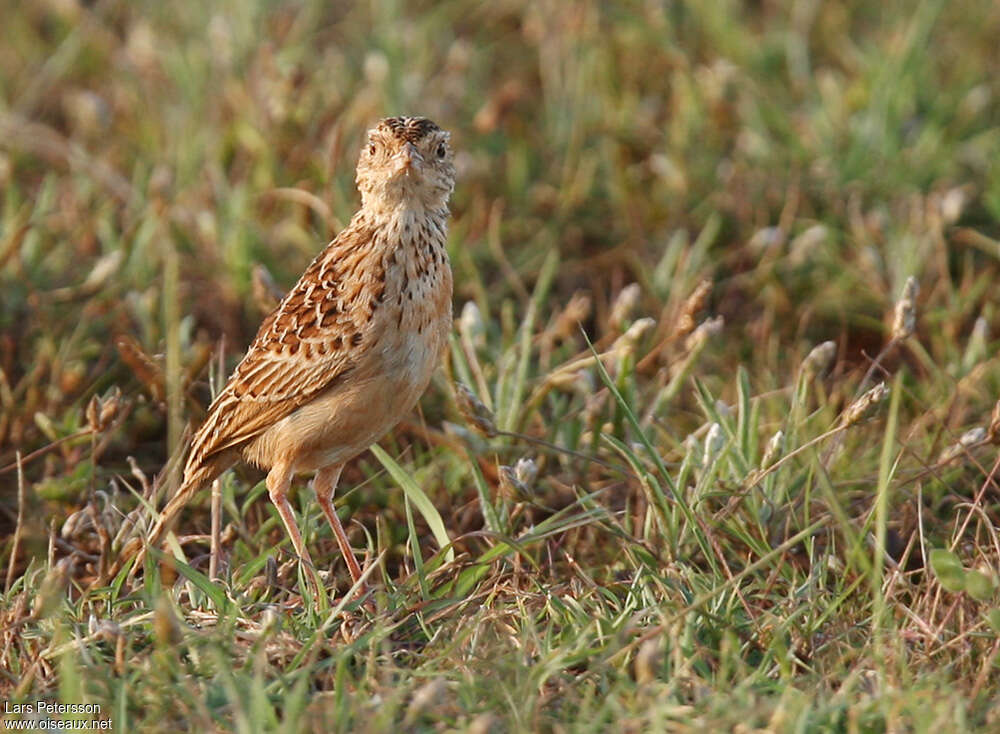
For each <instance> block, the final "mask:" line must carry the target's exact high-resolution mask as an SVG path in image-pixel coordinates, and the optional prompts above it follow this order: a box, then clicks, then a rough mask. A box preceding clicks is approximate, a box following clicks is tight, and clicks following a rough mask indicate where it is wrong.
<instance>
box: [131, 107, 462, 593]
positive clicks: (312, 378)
mask: <svg viewBox="0 0 1000 734" xmlns="http://www.w3.org/2000/svg"><path fill="white" fill-rule="evenodd" d="M449 137H450V135H449V133H448V132H446V131H444V130H442V129H441V128H439V127H438V126H437V125H435V124H434V123H433V122H431V121H430V120H428V119H426V118H422V117H390V118H388V119H385V120H382V121H381V122H380V123H379V124H378V125H377V126H376V127H375V128H373V129H372V130H370V131H369V133H368V139H367V142H366V144H365V147H364V149H363V150H362V152H361V158H360V160H359V161H358V167H357V179H356V180H357V185H358V189H359V191H360V192H361V208H360V209H359V210H358V212H357V213H356V214H355V215H354V217H353V218H352V219H351V223H350V224H349V225H348V226H347V228H346V229H344V230H343V231H342V232H341V233H340V234H339V235H338V236H337V237H336V239H334V240H333V241H332V242H331V243H330V244H329V245H327V246H326V248H325V249H324V250H323V251H322V252H321V253H320V254H319V255H318V256H317V257H316V259H315V260H313V261H312V263H311V264H310V265H309V267H308V268H306V271H305V273H303V274H302V277H301V278H300V279H299V282H298V283H296V284H295V286H294V287H293V288H292V289H291V291H289V292H288V294H287V295H286V296H285V297H284V299H283V300H282V301H281V303H280V304H279V305H278V307H277V308H276V309H275V311H274V312H273V313H272V314H271V315H270V316H268V317H267V318H266V319H265V320H264V323H263V324H261V327H260V330H259V331H258V332H257V336H256V338H255V339H254V341H253V343H252V344H251V345H250V348H249V349H248V350H247V353H246V355H245V356H244V357H243V359H242V361H240V363H239V365H237V367H236V370H235V371H234V372H233V374H232V376H231V377H230V378H229V382H228V383H227V384H226V387H225V388H224V389H223V390H222V392H221V393H219V395H218V397H216V399H215V401H214V402H213V403H212V405H211V407H210V408H209V409H208V416H207V417H206V418H205V422H204V423H203V424H202V426H201V428H199V429H198V431H197V433H195V435H194V437H193V439H192V441H191V452H190V454H189V455H188V459H187V464H186V465H185V467H184V479H183V481H182V483H181V486H180V488H179V489H178V491H177V493H176V494H175V495H174V497H173V499H171V500H170V502H168V503H167V505H166V507H165V508H164V509H163V511H162V512H161V513H160V515H159V517H158V518H157V520H156V523H155V524H154V526H153V529H152V531H151V533H150V536H149V539H148V543H149V545H156V544H159V543H160V541H161V540H162V538H163V536H164V535H165V534H166V531H167V530H168V529H169V528H170V526H171V523H172V521H173V520H174V518H175V517H176V515H177V514H178V512H179V511H180V510H181V508H182V507H183V506H184V505H185V504H186V503H187V501H188V500H189V499H190V498H191V497H192V495H194V493H195V492H196V491H198V490H199V489H200V488H201V487H203V486H204V485H205V484H207V483H208V482H211V481H212V480H213V479H215V478H216V477H218V476H219V474H221V473H222V472H224V471H225V470H226V469H228V468H229V467H231V466H232V465H233V464H235V463H236V462H237V461H239V459H240V457H242V458H243V459H245V460H246V461H248V462H250V463H251V464H255V465H256V466H258V467H260V468H262V469H265V470H267V480H266V482H267V490H268V493H269V495H270V497H271V501H272V502H273V503H274V506H275V507H276V508H277V510H278V514H279V515H280V516H281V520H282V522H283V523H284V525H285V529H286V530H287V531H288V535H289V537H290V538H291V541H292V545H293V546H294V547H295V552H296V553H297V554H298V555H299V558H300V559H301V560H302V561H304V562H306V563H308V564H311V563H312V559H311V558H310V556H309V551H307V550H306V548H305V545H304V544H303V542H302V535H301V533H299V528H298V525H296V522H295V516H294V515H293V514H292V508H291V506H290V504H289V501H288V490H289V487H290V485H291V482H292V478H293V477H294V476H295V475H296V474H299V473H305V472H315V479H314V480H313V486H314V489H315V491H316V499H317V500H318V501H319V505H320V507H321V508H322V509H323V512H324V513H325V514H326V517H327V519H328V520H329V521H330V526H331V527H332V528H333V532H334V535H335V536H336V538H337V544H338V545H339V546H340V551H341V553H342V554H343V556H344V560H345V561H346V563H347V567H348V569H349V570H350V573H351V577H352V579H353V580H354V582H355V583H357V582H358V580H359V579H360V577H361V567H360V566H359V565H358V561H357V559H356V558H355V557H354V553H353V551H352V550H351V546H350V544H349V543H348V540H347V534H346V533H345V532H344V528H343V526H342V525H341V524H340V520H339V518H338V517H337V513H336V511H335V510H334V507H333V495H334V492H335V491H336V489H337V482H338V480H339V479H340V472H341V469H342V468H343V466H344V463H345V462H347V461H348V460H350V459H352V458H353V457H355V456H357V455H358V454H360V453H361V452H362V451H364V450H365V449H367V448H368V447H369V446H371V445H372V444H373V443H375V442H376V441H378V440H379V439H380V438H381V437H382V436H383V435H384V434H385V433H386V432H387V431H389V430H390V429H391V428H392V427H393V426H394V425H396V423H397V422H398V421H399V420H400V419H401V418H402V417H403V416H404V415H406V413H407V412H409V410H410V409H411V408H412V407H413V406H414V405H415V404H416V402H417V400H418V399H419V398H420V396H421V394H422V393H423V392H424V390H425V389H426V387H427V384H428V382H430V378H431V374H432V373H433V372H434V370H435V368H436V367H437V365H438V363H439V361H440V359H441V356H442V353H443V352H444V349H445V345H446V344H447V341H448V333H449V331H450V329H451V323H452V317H451V297H452V278H451V267H450V265H449V263H448V254H447V251H446V249H445V240H446V233H447V223H448V198H449V196H450V195H451V192H452V190H453V189H454V186H455V167H454V162H453V161H454V156H453V154H452V151H451V148H450V146H449ZM140 561H141V556H140Z"/></svg>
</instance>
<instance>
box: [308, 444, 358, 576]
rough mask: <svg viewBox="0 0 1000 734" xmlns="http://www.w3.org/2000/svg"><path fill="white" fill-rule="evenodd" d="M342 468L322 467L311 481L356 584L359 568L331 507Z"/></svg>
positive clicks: (341, 465)
mask: <svg viewBox="0 0 1000 734" xmlns="http://www.w3.org/2000/svg"><path fill="white" fill-rule="evenodd" d="M343 468H344V465H343V464H335V465H334V466H325V467H323V468H322V469H320V470H319V471H318V472H316V478H315V479H314V480H313V488H314V489H315V490H316V499H317V500H319V506H320V507H322V508H323V512H324V513H325V514H326V519H327V520H329V521H330V527H332V528H333V534H334V536H336V538H337V545H339V546H340V553H341V555H343V556H344V561H345V562H346V563H347V570H348V571H350V572H351V578H352V579H353V580H354V583H358V580H359V579H360V578H361V566H359V565H358V559H357V558H355V557H354V551H353V550H351V544H350V542H348V540H347V533H345V532H344V526H343V525H341V524H340V518H339V517H337V511H336V510H335V509H334V507H333V495H334V493H335V492H336V491H337V482H338V481H340V470H341V469H343ZM361 591H364V587H362V588H361V589H359V593H360V592H361Z"/></svg>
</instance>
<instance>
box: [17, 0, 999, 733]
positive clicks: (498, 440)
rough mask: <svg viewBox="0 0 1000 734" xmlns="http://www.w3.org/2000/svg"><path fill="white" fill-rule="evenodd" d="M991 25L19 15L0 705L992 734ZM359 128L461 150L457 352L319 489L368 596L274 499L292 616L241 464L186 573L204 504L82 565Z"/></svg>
mask: <svg viewBox="0 0 1000 734" xmlns="http://www.w3.org/2000/svg"><path fill="white" fill-rule="evenodd" d="M998 35H1000V12H998V10H997V7H996V5H995V4H993V3H990V2H986V0H982V1H979V0H961V1H960V2H952V3H945V2H943V1H941V0H937V1H924V2H889V3H886V4H882V5H880V6H877V7H876V6H873V5H871V4H865V3H860V2H857V1H856V0H848V1H847V2H844V3H809V2H795V3H791V2H789V3H770V4H768V3H764V4H759V3H751V4H737V3H731V2H721V1H717V2H706V3H668V4H663V5H662V6H661V5H658V4H656V3H622V4H597V3H587V2H582V3H576V4H554V3H517V2H501V3H495V4H483V5H479V4H466V3H460V2H454V1H448V0H445V2H440V3H416V4H413V3H409V4H404V3H399V2H381V3H373V4H371V5H365V6H358V7H352V6H350V5H334V6H329V4H326V3H320V2H312V1H310V0H304V1H303V2H298V3H291V2H280V3H265V2H254V1H253V0H240V1H237V0H230V1H229V2H224V3H221V4H215V5H212V6H205V5H204V4H197V3H184V4H180V5H177V4H164V3H151V2H136V3H121V2H114V1H113V0H107V1H99V2H96V3H85V4H81V3H77V2H75V1H73V0H71V1H70V2H54V1H53V2H43V3H29V4H23V5H19V6H18V7H17V8H14V9H11V10H10V11H9V12H7V13H5V14H4V22H3V23H2V24H0V472H2V473H0V561H2V564H0V565H2V567H3V569H4V570H5V571H7V569H9V571H8V572H7V573H6V574H5V576H4V579H3V581H4V586H3V587H0V588H2V589H3V596H2V597H0V598H2V602H0V620H2V623H0V698H3V699H4V701H5V702H6V703H8V704H14V703H28V702H34V701H37V700H39V699H47V700H54V701H61V702H63V703H95V704H99V705H100V707H101V714H100V717H101V718H110V719H111V720H112V721H113V723H114V728H115V730H118V731H125V730H140V731H161V730H163V731H165V730H176V729H178V728H187V729H191V730H196V731H214V730H219V731H240V732H244V731H245V732H260V731H272V730H281V731H330V730H335V731H387V730H406V731H470V732H485V731H553V732H559V731H637V732H638V731H655V730H669V731H693V730H698V731H704V730H709V731H722V730H732V731H743V732H749V731H754V730H768V731H845V732H854V731H858V732H868V731H917V732H920V731H990V730H995V728H996V727H997V725H998V718H997V717H998V714H997V711H998V703H1000V701H998V697H997V690H998V688H997V686H998V683H1000V669H998V666H1000V658H998V654H1000V605H998V598H1000V597H998V592H997V569H998V563H1000V540H998V534H997V526H998V524H1000V520H998V509H1000V508H998V485H997V482H996V481H995V478H994V477H995V474H996V470H997V466H998V462H1000V460H998V458H997V451H996V444H997V442H998V441H1000V436H998V433H1000V417H998V416H997V414H994V413H993V411H994V406H995V404H996V401H997V397H998V396H1000V364H998V358H997V356H996V355H997V347H998V341H997V337H996V334H997V333H1000V313H998V307H997V299H996V286H995V283H996V282H997V281H998V279H1000V255H998V253H1000V246H998V243H1000V170H998V168H997V165H996V162H997V161H998V160H1000V82H998V81H997V80H998V79H1000V61H998V57H997V55H996V53H995V44H996V38H997V37H998ZM396 113H420V114H426V115H427V116H429V117H432V118H433V119H435V120H437V121H438V122H440V123H441V124H443V125H444V126H446V127H448V128H449V129H451V130H452V131H453V133H454V142H455V144H456V147H457V148H458V150H459V151H461V153H460V159H459V175H460V181H459V185H458V187H457V190H456V192H455V197H454V200H453V207H452V209H453V218H452V224H451V231H450V237H449V250H450V254H451V260H452V264H453V268H454V271H455V275H456V284H457V286H456V292H455V305H456V330H455V332H454V335H453V339H452V344H451V350H450V353H449V355H448V359H447V360H446V364H445V366H444V369H443V370H442V371H440V372H439V374H438V375H437V376H436V377H435V380H434V382H433V384H432V386H431V388H430V389H429V390H428V393H427V395H426V396H425V397H424V399H423V401H422V402H421V407H420V410H419V411H418V412H415V413H414V414H413V415H411V416H409V417H407V419H406V420H404V421H403V423H402V424H401V426H400V427H399V428H398V429H397V430H395V431H394V432H393V433H392V434H391V435H390V436H389V437H387V438H386V439H384V440H383V441H382V442H381V443H380V447H381V448H380V450H379V452H378V455H377V458H376V457H375V456H374V455H372V454H370V453H366V454H365V455H363V456H361V457H359V458H358V459H357V460H355V461H354V462H353V463H352V464H350V465H349V466H348V468H347V469H346V470H345V473H344V479H343V482H342V487H343V491H342V492H341V494H340V496H339V502H340V503H341V507H342V516H343V517H344V518H348V517H349V518H351V522H350V523H349V525H348V528H349V532H350V534H351V538H352V542H353V543H354V545H355V546H356V547H358V548H364V549H366V550H367V555H368V567H369V568H370V570H371V578H372V579H373V581H374V582H375V586H376V589H377V591H376V594H375V605H376V611H375V613H373V614H372V613H368V612H365V611H363V610H358V609H356V606H357V605H356V603H355V602H348V601H345V600H346V599H347V598H348V596H347V592H348V590H349V588H350V584H349V582H348V575H347V573H346V569H345V568H344V567H343V565H342V563H341V562H340V561H339V558H338V555H337V551H336V544H335V542H334V540H333V538H332V537H331V535H330V533H329V530H328V527H327V525H326V522H325V519H324V518H322V515H321V513H319V512H318V511H317V508H316V507H315V504H314V502H313V501H312V499H311V497H310V491H309V490H308V488H307V487H306V486H305V483H304V482H302V483H301V485H302V486H301V487H300V489H299V493H298V500H297V506H296V507H297V512H298V513H299V516H300V524H301V525H302V526H303V527H304V534H305V536H306V542H307V544H308V545H309V547H310V549H311V550H312V552H313V557H314V558H316V559H317V562H318V564H319V567H320V572H321V576H322V577H323V579H324V582H325V585H326V588H327V589H328V590H329V591H330V599H329V600H317V601H316V603H315V604H313V603H312V600H311V598H310V597H309V586H308V584H307V583H306V580H305V579H303V578H301V577H299V575H298V572H297V568H296V564H295V563H294V562H293V561H292V557H291V555H290V552H289V544H288V541H287V539H286V538H285V536H284V534H283V533H282V531H281V525H280V522H279V521H278V518H277V516H276V514H275V512H274V511H273V508H272V507H271V506H270V505H269V503H268V502H267V501H266V497H264V496H263V495H265V494H266V492H265V490H264V487H263V484H262V481H261V478H260V476H259V475H255V474H253V473H252V472H251V471H249V470H247V471H243V470H240V471H239V472H237V473H236V474H232V473H231V474H228V475H226V476H225V477H224V479H223V481H222V485H221V508H222V513H223V517H222V523H223V526H224V530H223V537H224V544H223V547H224V553H225V557H224V560H225V561H226V563H224V564H223V569H222V579H221V580H220V581H219V582H217V583H211V582H209V581H208V576H207V574H208V541H207V537H208V536H207V533H208V529H209V527H210V519H209V514H210V513H209V505H210V501H209V497H208V492H206V493H205V496H204V497H202V498H199V499H197V500H196V501H195V502H194V503H192V506H191V507H190V508H189V510H188V511H187V513H186V515H185V519H184V522H183V533H184V534H182V535H181V537H179V538H178V540H179V545H178V546H176V548H175V549H174V551H175V553H176V554H178V555H180V556H181V558H180V559H178V560H177V561H175V562H174V563H172V564H166V565H160V564H156V563H150V564H149V565H148V566H147V573H146V575H145V578H144V580H140V581H138V582H134V583H133V582H126V580H125V579H124V577H122V576H119V577H115V578H110V577H108V576H107V574H106V573H105V571H106V567H107V564H108V562H109V561H110V560H113V557H114V554H115V552H116V550H117V548H118V544H119V543H120V541H121V536H119V532H120V529H121V527H122V523H123V519H124V518H125V517H126V515H127V514H128V513H133V514H132V517H137V516H138V517H141V516H145V515H148V509H146V508H145V507H144V506H143V503H142V501H141V500H140V498H145V497H148V495H149V485H150V483H151V482H152V480H153V477H154V476H156V475H157V474H158V473H159V472H160V471H161V470H162V469H163V467H164V465H165V463H166V461H167V457H168V455H169V452H170V451H171V450H172V447H174V446H176V445H178V443H179V442H180V440H181V435H182V431H183V429H184V426H185V425H186V424H188V423H197V421H198V420H199V419H200V416H201V414H202V411H203V409H204V406H205V405H206V404H207V402H208V398H209V395H210V393H211V390H210V387H209V383H210V382H212V381H214V382H216V383H217V382H218V381H219V380H220V379H222V378H223V377H224V376H225V374H227V373H228V370H229V369H231V368H232V366H233V364H234V362H235V360H236V359H237V358H238V357H239V355H240V354H241V353H242V349H243V347H244V346H245V345H246V344H247V343H248V341H249V340H250V338H251V337H252V334H253V331H254V329H255V328H256V326H257V324H258V323H259V322H260V320H261V318H262V317H263V315H264V312H265V311H266V310H267V308H268V307H269V304H270V303H272V299H273V293H272V292H271V290H269V288H268V285H267V283H268V278H267V274H270V276H272V277H273V281H274V283H276V284H278V285H277V288H278V289H279V290H280V289H282V288H286V287H288V286H289V285H290V284H291V283H292V282H293V281H294V279H295V278H296V277H297V276H298V274H299V273H300V272H301V270H302V269H303V268H304V266H305V265H306V264H307V263H308V261H309V260H310V259H311V258H312V256H313V255H314V254H315V252H316V251H317V249H318V248H319V247H320V246H321V244H322V243H324V242H325V241H327V240H328V239H330V238H331V237H332V236H333V234H335V232H336V231H337V230H338V229H339V228H340V227H341V226H342V225H343V223H344V222H346V221H347V219H348V218H349V216H350V214H351V213H352V211H353V210H354V208H355V206H356V204H357V196H356V193H355V191H354V188H353V181H352V179H353V166H354V160H355V156H356V152H357V150H358V149H359V146H360V144H361V140H362V139H363V135H364V132H365V130H366V129H367V126H368V125H370V124H371V123H372V121H374V120H376V119H377V118H379V117H381V116H384V115H387V114H396ZM910 277H913V278H915V279H916V283H917V284H919V293H918V294H917V295H916V297H915V298H912V297H911V298H908V299H904V297H903V294H904V286H905V285H906V283H907V279H908V278H910ZM632 284H635V285H634V286H633V285H632ZM909 293H911V294H912V290H911V291H909ZM901 300H906V301H907V302H909V303H910V304H911V306H910V312H911V313H912V314H914V316H915V319H914V321H913V325H914V328H913V331H912V333H909V330H908V329H907V328H905V319H904V320H902V321H899V322H897V320H896V309H897V303H898V302H900V301H901ZM827 341H829V342H830V343H831V346H825V347H822V348H819V349H815V348H816V347H817V345H820V344H821V343H824V342H827ZM456 383H462V384H463V385H465V386H467V390H466V389H465V388H458V387H456ZM879 384H883V385H884V389H876V386H877V385H879ZM115 390H118V391H120V392H119V393H115V392H114V391H115ZM95 396H97V400H96V402H92V400H94V398H95ZM866 396H867V397H866ZM484 430H485V433H486V434H489V435H488V436H484V435H483V432H484ZM18 455H20V459H21V464H20V466H18V465H17V462H18ZM401 487H402V488H403V489H405V491H400V488H401ZM425 500H429V502H430V505H431V506H432V507H433V508H436V513H437V514H439V515H440V520H441V524H443V530H444V531H445V532H446V534H447V537H448V538H449V539H450V545H446V546H445V547H442V540H443V538H442V528H441V527H440V526H439V525H438V523H437V521H436V520H435V511H434V510H432V509H431V508H430V507H428V505H427V504H426V503H425ZM451 558H453V560H451ZM327 569H329V572H327ZM300 594H301V595H304V596H305V598H301V596H300ZM341 612H346V614H342V613H341ZM8 718H16V715H11V716H9V717H8ZM85 718H86V717H85Z"/></svg>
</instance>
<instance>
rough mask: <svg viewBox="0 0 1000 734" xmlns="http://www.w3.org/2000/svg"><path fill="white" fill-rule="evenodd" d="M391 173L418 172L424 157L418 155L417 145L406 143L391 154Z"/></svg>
mask: <svg viewBox="0 0 1000 734" xmlns="http://www.w3.org/2000/svg"><path fill="white" fill-rule="evenodd" d="M393 164H394V165H393V173H394V174H395V175H396V176H403V175H408V174H410V173H414V172H419V171H420V169H421V168H423V164H424V157H423V156H422V155H420V151H418V150H417V146H415V145H414V144H413V143H406V145H404V146H403V149H402V150H401V151H399V152H398V153H396V155H395V156H393Z"/></svg>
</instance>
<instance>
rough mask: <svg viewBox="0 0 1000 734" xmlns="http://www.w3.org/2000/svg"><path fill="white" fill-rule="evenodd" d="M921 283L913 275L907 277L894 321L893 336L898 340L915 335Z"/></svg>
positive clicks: (897, 304) (897, 303)
mask: <svg viewBox="0 0 1000 734" xmlns="http://www.w3.org/2000/svg"><path fill="white" fill-rule="evenodd" d="M919 293H920V284H919V283H917V279H916V278H914V277H913V276H912V275H911V276H910V277H909V278H907V279H906V284H905V285H904V286H903V293H902V295H901V296H900V298H899V301H897V302H896V315H895V317H894V318H893V322H892V338H893V339H894V340H896V341H900V340H902V339H906V338H907V337H910V336H912V335H913V332H914V331H915V330H916V325H917V295H918V294H919Z"/></svg>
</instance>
